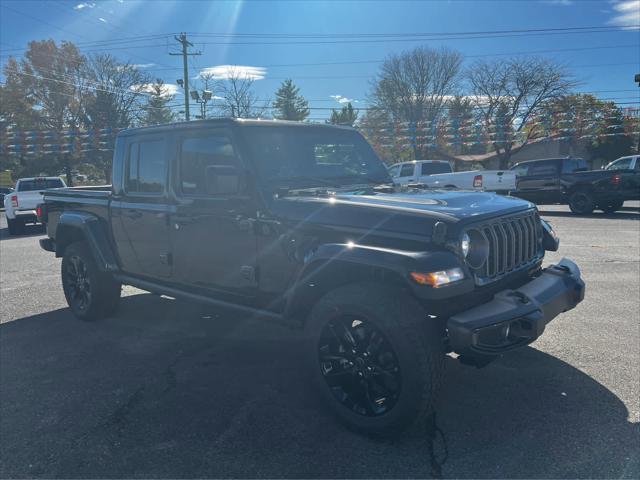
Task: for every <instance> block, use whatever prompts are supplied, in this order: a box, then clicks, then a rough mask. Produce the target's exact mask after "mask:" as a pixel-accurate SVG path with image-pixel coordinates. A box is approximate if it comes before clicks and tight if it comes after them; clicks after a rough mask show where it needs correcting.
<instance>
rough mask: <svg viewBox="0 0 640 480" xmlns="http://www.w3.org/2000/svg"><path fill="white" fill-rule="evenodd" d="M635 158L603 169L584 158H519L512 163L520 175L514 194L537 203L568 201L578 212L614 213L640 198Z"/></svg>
mask: <svg viewBox="0 0 640 480" xmlns="http://www.w3.org/2000/svg"><path fill="white" fill-rule="evenodd" d="M634 158H635V157H624V158H621V159H619V160H617V161H615V162H612V163H611V164H609V165H607V167H606V168H604V169H602V170H589V169H588V168H587V162H586V161H585V160H583V159H581V158H570V157H567V158H545V159H541V160H529V161H526V162H520V163H517V164H515V165H514V166H513V167H511V170H513V171H515V172H516V173H517V175H518V177H517V181H516V184H517V188H516V190H515V191H513V192H511V195H514V196H516V197H520V198H524V199H525V200H529V201H531V202H534V203H536V204H537V205H550V204H565V205H569V208H570V209H571V211H572V212H573V213H575V214H578V215H588V214H590V213H592V212H593V211H594V210H595V209H596V208H598V209H600V210H602V211H603V212H605V213H613V212H615V211H616V210H620V208H622V205H623V204H624V202H625V201H627V200H640V162H635V161H634V160H633V159H634ZM634 162H635V163H634Z"/></svg>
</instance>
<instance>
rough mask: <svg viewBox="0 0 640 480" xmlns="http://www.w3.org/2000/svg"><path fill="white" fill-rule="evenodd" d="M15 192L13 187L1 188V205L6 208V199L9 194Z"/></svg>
mask: <svg viewBox="0 0 640 480" xmlns="http://www.w3.org/2000/svg"><path fill="white" fill-rule="evenodd" d="M11 192H13V188H11V187H0V205H2V207H3V208H4V197H5V195H8V194H9V193H11Z"/></svg>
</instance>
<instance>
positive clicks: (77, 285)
mask: <svg viewBox="0 0 640 480" xmlns="http://www.w3.org/2000/svg"><path fill="white" fill-rule="evenodd" d="M61 268H62V289H63V290H64V296H65V298H66V299H67V304H68V305H69V308H70V309H71V311H72V312H73V314H74V315H75V316H76V317H77V318H79V319H80V320H97V319H99V318H102V317H105V316H107V315H110V314H112V313H114V312H115V311H116V309H117V308H118V303H119V300H120V289H121V285H120V283H118V282H116V281H115V280H114V279H113V277H112V276H111V275H110V274H108V273H105V272H101V271H100V270H99V269H98V266H97V265H96V262H95V260H94V258H93V255H92V254H91V252H90V251H89V249H88V247H87V245H86V244H85V243H84V242H76V243H72V244H71V245H69V246H68V247H67V248H66V249H65V251H64V257H63V258H62V267H61Z"/></svg>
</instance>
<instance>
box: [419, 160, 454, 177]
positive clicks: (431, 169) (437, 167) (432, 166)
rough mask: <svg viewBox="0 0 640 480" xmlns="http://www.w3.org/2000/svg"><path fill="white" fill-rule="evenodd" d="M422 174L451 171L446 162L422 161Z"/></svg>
mask: <svg viewBox="0 0 640 480" xmlns="http://www.w3.org/2000/svg"><path fill="white" fill-rule="evenodd" d="M421 172H422V175H437V174H439V173H451V165H449V163H447V162H434V163H423V164H422V165H421Z"/></svg>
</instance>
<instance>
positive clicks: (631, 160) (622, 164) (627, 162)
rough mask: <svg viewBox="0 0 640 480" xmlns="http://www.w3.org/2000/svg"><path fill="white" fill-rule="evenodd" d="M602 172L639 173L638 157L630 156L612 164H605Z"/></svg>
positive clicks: (639, 156) (639, 161) (639, 157)
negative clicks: (621, 171)
mask: <svg viewBox="0 0 640 480" xmlns="http://www.w3.org/2000/svg"><path fill="white" fill-rule="evenodd" d="M603 170H609V171H613V170H630V171H633V172H640V155H630V156H628V157H620V158H618V159H616V160H614V161H613V162H611V163H609V164H607V165H606V166H605V167H604V168H603Z"/></svg>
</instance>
